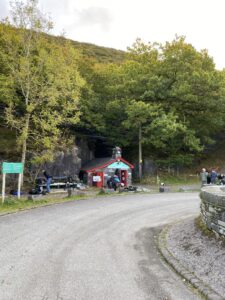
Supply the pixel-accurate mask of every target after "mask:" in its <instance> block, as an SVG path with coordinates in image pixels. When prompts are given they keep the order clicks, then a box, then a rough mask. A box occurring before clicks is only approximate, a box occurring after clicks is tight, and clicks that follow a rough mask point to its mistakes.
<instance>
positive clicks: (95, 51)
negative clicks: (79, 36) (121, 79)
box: [72, 41, 126, 63]
mask: <svg viewBox="0 0 225 300" xmlns="http://www.w3.org/2000/svg"><path fill="white" fill-rule="evenodd" d="M72 44H73V45H74V46H75V48H77V49H79V50H80V51H81V52H82V53H83V54H84V56H87V57H93V58H95V59H96V60H97V61H98V62H101V63H109V62H112V63H117V62H121V61H123V60H124V58H125V54H126V52H124V51H122V50H116V49H113V48H106V47H102V46H97V45H94V44H88V43H80V42H76V41H72Z"/></svg>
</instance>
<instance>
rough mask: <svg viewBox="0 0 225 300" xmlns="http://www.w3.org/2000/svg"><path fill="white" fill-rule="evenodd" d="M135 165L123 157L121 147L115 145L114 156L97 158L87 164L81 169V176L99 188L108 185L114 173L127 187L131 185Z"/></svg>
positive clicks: (86, 181) (87, 182) (90, 184)
mask: <svg viewBox="0 0 225 300" xmlns="http://www.w3.org/2000/svg"><path fill="white" fill-rule="evenodd" d="M133 168H134V166H133V165H132V164H131V163H129V162H128V161H126V160H125V159H123V158H122V157H121V149H120V148H119V147H115V148H114V149H113V156H112V157H104V158H97V159H94V160H91V161H90V162H88V163H87V164H85V165H84V166H83V167H82V168H81V170H80V175H81V176H80V177H81V179H83V181H84V182H85V183H86V184H88V185H89V186H96V187H98V188H101V187H104V186H106V185H107V180H108V179H109V178H110V177H112V176H113V175H117V176H118V177H119V178H120V182H121V183H123V184H124V186H125V187H127V186H129V185H131V180H132V169H133Z"/></svg>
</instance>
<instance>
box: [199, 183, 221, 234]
mask: <svg viewBox="0 0 225 300" xmlns="http://www.w3.org/2000/svg"><path fill="white" fill-rule="evenodd" d="M200 198H201V215H202V220H203V221H204V223H205V224H206V226H207V227H208V229H210V230H213V231H214V232H216V233H217V234H219V235H222V236H225V188H224V186H219V185H218V186H206V187H203V188H202V190H201V193H200Z"/></svg>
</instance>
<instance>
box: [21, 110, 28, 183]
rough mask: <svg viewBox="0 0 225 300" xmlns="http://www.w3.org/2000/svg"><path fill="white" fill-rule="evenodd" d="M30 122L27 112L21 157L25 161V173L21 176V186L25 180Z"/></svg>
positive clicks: (22, 161)
mask: <svg viewBox="0 0 225 300" xmlns="http://www.w3.org/2000/svg"><path fill="white" fill-rule="evenodd" d="M29 123H30V114H27V116H26V121H25V125H24V129H23V133H22V134H23V144H22V157H21V163H23V173H22V178H21V186H23V182H24V176H23V175H24V169H25V163H26V154H27V138H28V131H29Z"/></svg>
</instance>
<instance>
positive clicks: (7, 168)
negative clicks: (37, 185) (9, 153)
mask: <svg viewBox="0 0 225 300" xmlns="http://www.w3.org/2000/svg"><path fill="white" fill-rule="evenodd" d="M6 174H19V180H18V191H17V196H18V199H20V190H21V179H22V174H23V163H8V162H3V164H2V203H4V200H5V181H6Z"/></svg>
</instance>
